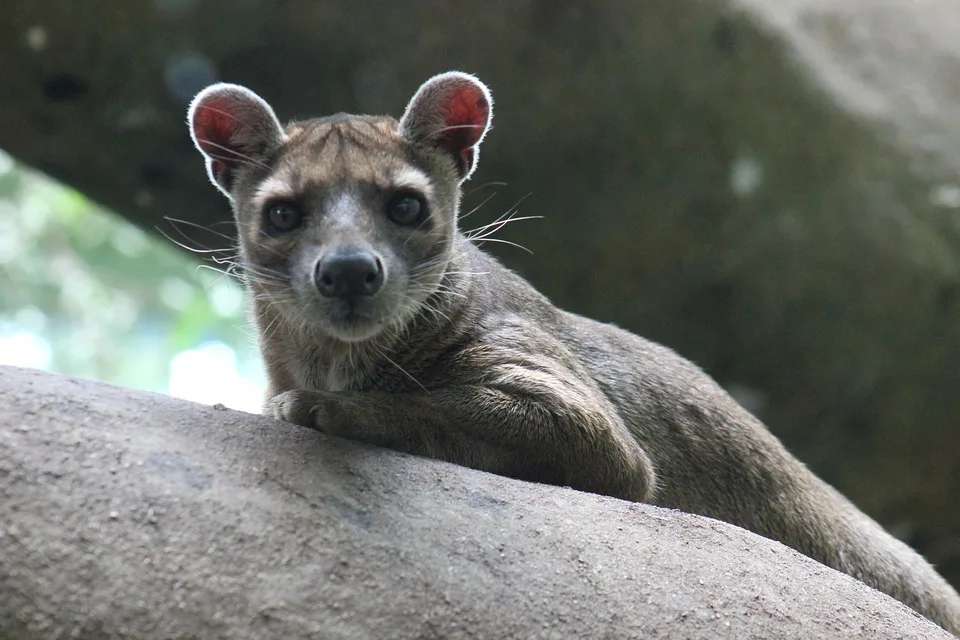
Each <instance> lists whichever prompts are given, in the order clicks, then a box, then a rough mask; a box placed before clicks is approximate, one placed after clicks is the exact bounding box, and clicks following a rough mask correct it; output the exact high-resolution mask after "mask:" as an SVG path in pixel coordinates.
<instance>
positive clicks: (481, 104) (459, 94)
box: [440, 84, 490, 160]
mask: <svg viewBox="0 0 960 640" xmlns="http://www.w3.org/2000/svg"><path fill="white" fill-rule="evenodd" d="M442 109H443V114H444V122H445V124H446V125H447V126H446V128H445V129H444V131H443V133H442V134H441V135H440V144H442V145H443V146H444V147H445V148H447V149H449V150H450V151H453V152H454V153H463V152H464V151H465V150H467V149H469V148H470V147H473V146H474V145H475V144H477V143H478V142H480V138H481V137H482V136H483V132H484V129H486V127H487V122H488V121H489V120H490V103H489V102H488V101H487V97H486V96H485V95H483V92H482V91H481V90H480V89H478V88H477V87H475V86H473V85H471V84H462V85H460V86H458V87H457V88H456V89H455V90H454V91H452V92H451V93H450V94H449V95H447V96H446V97H445V99H444V101H443V103H442ZM468 160H470V158H468Z"/></svg>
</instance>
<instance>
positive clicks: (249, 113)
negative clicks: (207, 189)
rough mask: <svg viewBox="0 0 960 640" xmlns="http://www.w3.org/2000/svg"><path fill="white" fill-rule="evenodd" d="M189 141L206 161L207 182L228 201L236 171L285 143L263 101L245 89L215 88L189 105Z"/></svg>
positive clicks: (268, 107) (222, 84)
mask: <svg viewBox="0 0 960 640" xmlns="http://www.w3.org/2000/svg"><path fill="white" fill-rule="evenodd" d="M187 122H188V124H189V125H190V137H191V138H193V143H194V144H195V145H197V149H199V150H200V153H202V154H203V156H204V157H205V158H206V160H207V174H208V175H209V176H210V180H211V181H212V182H213V184H214V185H216V186H217V188H218V189H220V191H222V192H223V193H224V194H225V195H226V196H227V197H228V198H232V195H231V190H232V189H233V185H234V176H235V173H236V170H237V168H238V167H240V166H242V165H244V164H251V163H253V164H256V163H257V162H260V159H261V158H262V157H263V156H264V155H265V154H266V153H267V152H268V151H269V150H270V149H272V148H274V147H276V146H277V145H279V144H280V143H281V142H283V140H284V139H285V137H286V135H285V134H284V132H283V127H282V126H281V125H280V121H279V120H277V116H276V114H274V112H273V109H272V108H271V107H270V105H269V104H267V103H266V101H265V100H264V99H263V98H261V97H260V96H258V95H257V94H255V93H254V92H253V91H251V90H250V89H247V88H246V87H241V86H239V85H235V84H225V83H220V84H214V85H211V86H209V87H207V88H206V89H204V90H203V91H201V92H200V93H198V94H197V96H196V97H195V98H194V99H193V102H191V103H190V109H189V111H188V112H187Z"/></svg>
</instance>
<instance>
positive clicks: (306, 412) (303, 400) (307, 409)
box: [264, 389, 326, 429]
mask: <svg viewBox="0 0 960 640" xmlns="http://www.w3.org/2000/svg"><path fill="white" fill-rule="evenodd" d="M325 399H326V398H325V397H324V396H323V395H322V394H320V393H317V392H316V391H305V390H303V389H297V390H294V391H285V392H283V393H281V394H278V395H276V396H274V397H273V398H271V399H270V400H269V401H267V404H266V406H265V407H264V414H265V415H268V416H273V417H274V418H277V419H278V420H285V421H287V422H292V423H293V424H299V425H302V426H304V427H313V428H315V429H316V428H318V427H319V426H320V425H319V424H318V417H319V416H318V412H319V411H320V409H321V408H322V407H323V405H324V402H325Z"/></svg>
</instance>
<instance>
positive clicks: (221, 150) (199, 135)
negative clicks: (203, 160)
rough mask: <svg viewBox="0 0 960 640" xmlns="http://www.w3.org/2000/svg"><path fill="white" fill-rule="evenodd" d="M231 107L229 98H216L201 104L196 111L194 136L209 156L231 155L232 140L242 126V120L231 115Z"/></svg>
mask: <svg viewBox="0 0 960 640" xmlns="http://www.w3.org/2000/svg"><path fill="white" fill-rule="evenodd" d="M231 106H232V105H231V100H230V99H229V98H225V97H216V96H214V97H210V98H208V99H206V100H204V101H203V102H201V103H200V104H199V105H197V109H196V111H194V115H193V134H194V136H195V137H196V139H197V144H199V145H200V148H201V149H202V150H203V152H204V153H206V154H207V155H210V156H218V155H219V156H223V155H224V154H227V155H228V156H229V155H230V150H231V148H230V147H231V145H230V140H231V139H232V138H233V134H234V133H236V131H237V128H238V127H239V126H240V120H239V119H238V118H237V117H236V116H235V115H234V114H233V113H231Z"/></svg>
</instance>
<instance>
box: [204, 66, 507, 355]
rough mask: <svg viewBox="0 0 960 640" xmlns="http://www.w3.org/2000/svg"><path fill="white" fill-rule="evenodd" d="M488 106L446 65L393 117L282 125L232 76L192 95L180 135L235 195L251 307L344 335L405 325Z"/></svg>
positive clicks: (430, 282)
mask: <svg viewBox="0 0 960 640" xmlns="http://www.w3.org/2000/svg"><path fill="white" fill-rule="evenodd" d="M492 110H493V101H492V99H491V97H490V92H489V91H488V90H487V88H486V86H484V85H483V83H481V82H480V81H479V80H477V79H476V78H474V77H473V76H471V75H468V74H465V73H459V72H450V73H444V74H441V75H438V76H435V77H433V78H431V79H430V80H428V81H427V82H426V83H425V84H424V85H423V86H421V87H420V89H419V90H418V91H417V92H416V94H415V95H414V96H413V98H412V99H411V101H410V104H409V105H408V106H407V109H406V111H405V113H404V114H403V117H402V118H400V120H399V121H397V120H395V119H393V118H390V117H372V116H353V115H344V114H339V115H334V116H329V117H325V118H317V119H313V120H307V121H303V122H293V123H291V124H289V125H288V126H286V127H283V126H282V125H281V124H280V122H279V120H278V119H277V117H276V115H275V114H274V112H273V109H272V108H271V107H270V105H269V104H267V103H266V102H265V101H264V100H263V99H262V98H260V97H259V96H258V95H256V94H255V93H253V92H252V91H250V90H249V89H246V88H244V87H240V86H237V85H231V84H216V85H213V86H211V87H208V88H206V89H204V90H203V91H201V92H200V93H199V94H198V95H197V97H196V98H195V99H194V100H193V103H192V104H191V105H190V110H189V115H188V118H189V125H190V133H191V136H192V137H193V141H194V143H195V144H196V146H197V148H198V149H199V150H200V152H201V153H202V154H203V155H204V157H205V159H206V164H207V173H208V174H209V176H210V179H211V180H212V181H213V183H214V185H216V186H217V188H219V189H220V190H221V191H222V192H223V193H224V194H225V195H226V196H227V197H228V198H229V199H230V200H231V202H232V204H233V210H234V215H235V217H236V222H237V227H238V233H239V239H240V250H241V255H242V258H243V268H244V272H245V276H246V279H247V281H248V283H249V285H250V287H251V289H252V293H253V295H254V297H255V299H256V300H257V301H258V303H259V304H269V305H270V306H271V308H272V309H273V310H275V311H276V312H277V313H279V314H280V316H281V317H282V318H283V319H285V320H287V321H289V322H292V323H294V324H296V325H298V326H301V327H309V328H311V329H313V330H315V331H320V332H322V333H324V334H326V335H328V336H330V337H332V338H335V339H337V340H341V341H344V342H358V341H363V340H367V339H370V338H372V337H374V336H376V335H378V334H379V333H380V332H382V331H383V330H384V329H387V328H390V327H394V328H398V327H402V326H403V325H405V324H406V323H408V322H409V321H410V320H411V319H412V318H413V317H414V316H415V315H416V314H417V313H418V312H420V310H421V306H422V305H423V304H424V303H425V302H426V301H427V299H428V298H430V296H431V295H433V294H434V293H435V292H436V291H437V290H438V288H439V287H440V286H441V280H442V278H443V276H444V271H445V269H446V268H447V265H448V263H449V260H450V257H451V252H452V251H453V246H454V239H455V235H456V221H457V213H458V209H459V203H460V184H461V183H462V182H463V181H464V180H466V179H467V178H469V177H470V174H471V173H473V170H474V169H475V168H476V165H477V159H478V154H479V144H480V142H481V140H483V137H484V135H485V134H486V132H487V130H488V129H489V127H490V119H491V116H492Z"/></svg>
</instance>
